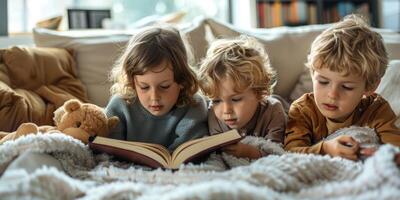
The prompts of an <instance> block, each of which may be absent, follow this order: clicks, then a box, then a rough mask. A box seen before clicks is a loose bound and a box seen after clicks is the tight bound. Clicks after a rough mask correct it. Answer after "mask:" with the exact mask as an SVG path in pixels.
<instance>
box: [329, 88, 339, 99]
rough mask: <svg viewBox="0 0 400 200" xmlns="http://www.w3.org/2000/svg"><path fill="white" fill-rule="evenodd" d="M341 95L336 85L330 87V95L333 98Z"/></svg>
mask: <svg viewBox="0 0 400 200" xmlns="http://www.w3.org/2000/svg"><path fill="white" fill-rule="evenodd" d="M338 96H339V93H338V89H337V88H336V87H332V88H330V89H329V92H328V97H329V98H331V99H337V98H338Z"/></svg>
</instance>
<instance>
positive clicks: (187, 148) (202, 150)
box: [89, 129, 242, 169]
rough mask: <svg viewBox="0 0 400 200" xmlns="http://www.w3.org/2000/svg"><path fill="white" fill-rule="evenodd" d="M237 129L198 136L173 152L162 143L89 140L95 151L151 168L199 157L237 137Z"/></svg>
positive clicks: (237, 140) (173, 164)
mask: <svg viewBox="0 0 400 200" xmlns="http://www.w3.org/2000/svg"><path fill="white" fill-rule="evenodd" d="M241 138H242V136H241V135H240V134H239V132H238V131H237V130H235V129H234V130H230V131H227V132H224V133H220V134H216V135H212V136H207V137H203V138H198V139H194V140H190V141H187V142H185V143H183V144H181V145H179V146H178V147H177V148H176V149H175V150H174V151H173V152H172V153H170V152H169V151H168V149H167V148H165V147H164V146H162V145H159V144H154V143H145V142H133V141H125V140H117V139H111V138H106V137H100V136H96V137H95V138H94V139H93V138H92V139H91V140H90V141H89V147H90V148H91V149H92V150H94V151H95V152H101V153H107V154H110V155H113V156H115V157H116V158H120V159H123V160H127V161H131V162H134V163H136V164H142V165H146V166H149V167H152V168H159V167H160V168H166V169H177V168H179V165H181V164H183V163H187V162H191V161H195V160H196V159H197V158H201V157H202V156H204V155H207V154H208V153H211V152H213V151H215V150H217V149H219V148H221V147H224V146H227V145H230V144H234V143H237V142H239V141H240V139H241Z"/></svg>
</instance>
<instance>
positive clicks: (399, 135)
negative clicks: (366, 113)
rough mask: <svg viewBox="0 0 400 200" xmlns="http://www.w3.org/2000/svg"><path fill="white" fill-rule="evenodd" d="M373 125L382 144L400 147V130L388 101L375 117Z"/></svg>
mask: <svg viewBox="0 0 400 200" xmlns="http://www.w3.org/2000/svg"><path fill="white" fill-rule="evenodd" d="M371 117H373V125H372V127H374V129H375V131H376V132H377V134H378V136H379V138H380V139H381V142H382V143H384V144H386V143H388V144H392V145H394V146H397V147H400V129H399V128H397V127H396V125H395V122H396V115H395V114H394V112H393V110H392V108H391V107H390V105H389V103H387V102H386V101H385V102H384V103H383V104H382V106H380V107H379V108H378V109H377V110H376V111H375V112H374V114H373V115H371Z"/></svg>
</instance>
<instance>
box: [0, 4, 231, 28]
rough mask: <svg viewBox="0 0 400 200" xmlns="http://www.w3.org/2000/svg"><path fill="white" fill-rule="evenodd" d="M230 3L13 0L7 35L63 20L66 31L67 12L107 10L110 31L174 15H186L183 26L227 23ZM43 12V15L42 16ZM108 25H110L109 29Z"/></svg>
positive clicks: (9, 8)
mask: <svg viewBox="0 0 400 200" xmlns="http://www.w3.org/2000/svg"><path fill="white" fill-rule="evenodd" d="M228 1H229V0H202V1H192V0H146V1H145V3H144V1H143V0H96V1H91V0H57V1H54V0H12V1H10V0H9V1H7V2H8V9H7V10H8V32H9V33H11V34H12V33H21V32H22V33H24V32H31V30H32V28H33V27H35V25H36V23H37V22H39V21H42V20H45V19H49V18H53V17H56V16H63V20H62V25H61V29H67V27H68V22H67V18H68V17H67V9H99V10H101V9H109V10H111V17H112V20H109V27H111V28H126V29H129V28H135V27H137V26H138V24H137V23H144V24H145V22H146V20H147V21H148V22H151V21H152V20H153V21H156V20H157V19H159V18H160V17H162V16H165V15H167V14H170V13H174V12H178V11H180V12H183V13H185V15H184V17H183V18H182V21H183V22H188V21H191V20H193V19H194V18H195V17H197V16H200V15H203V16H207V17H214V18H217V19H219V20H221V21H226V22H227V21H228V18H229V6H228ZM44 11H45V12H44ZM110 24H111V25H110Z"/></svg>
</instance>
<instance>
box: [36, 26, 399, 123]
mask: <svg viewBox="0 0 400 200" xmlns="http://www.w3.org/2000/svg"><path fill="white" fill-rule="evenodd" d="M328 26H329V25H310V26H300V27H279V28H271V29H252V30H239V29H237V28H234V27H232V26H231V25H228V24H224V23H220V22H217V21H215V20H212V19H204V18H203V19H198V20H195V21H193V23H191V24H190V25H187V26H183V27H180V30H181V32H182V35H183V36H184V37H185V38H186V40H187V43H188V44H189V45H188V47H189V48H190V49H191V51H192V54H193V56H192V57H193V59H192V60H191V64H192V65H193V66H196V65H197V64H198V63H199V61H201V58H202V57H204V55H205V53H206V50H207V47H208V44H209V43H210V42H212V40H214V39H215V38H220V37H234V36H238V35H240V34H247V35H250V36H253V37H256V38H258V39H259V40H260V42H262V43H263V44H264V45H265V48H266V50H267V53H268V54H269V56H270V60H271V64H272V66H273V68H274V69H275V70H276V71H277V74H278V75H277V81H278V82H277V85H276V87H275V88H274V92H275V93H276V94H279V95H281V96H282V97H284V98H286V99H287V100H289V101H291V100H293V99H295V98H297V97H299V96H300V95H301V94H303V93H304V92H307V91H310V90H311V82H310V78H309V75H308V72H307V71H305V70H304V62H305V61H306V56H307V53H308V51H309V47H310V44H311V42H312V41H313V39H314V38H315V37H316V36H317V35H318V34H319V33H321V31H323V30H324V29H326V28H327V27H328ZM376 30H377V31H378V32H379V33H380V34H381V35H382V36H383V38H384V42H385V45H386V47H387V50H388V53H389V58H390V60H396V59H400V34H398V33H396V32H393V31H390V30H383V29H376ZM135 32H136V30H134V31H110V30H94V31H61V32H59V31H53V30H47V29H35V30H34V32H33V39H34V42H35V44H36V46H38V47H57V48H68V49H69V50H72V51H73V52H74V55H75V61H76V64H77V65H76V67H77V72H78V78H79V79H80V80H81V81H82V82H83V85H84V86H85V87H86V89H87V93H88V99H89V102H91V103H94V104H97V105H99V106H105V105H106V104H107V102H108V99H109V97H110V93H109V88H110V86H111V83H110V82H109V81H108V74H109V71H110V69H111V68H112V66H113V62H114V61H115V59H116V58H117V57H118V56H119V54H120V53H121V52H122V51H123V50H124V46H125V44H126V43H127V41H128V40H129V38H130V37H131V36H132V35H133V34H135ZM399 67H400V66H399V65H398V63H397V62H391V67H390V70H391V71H392V72H393V73H387V74H386V76H385V79H384V80H385V81H383V83H382V84H381V85H382V86H381V87H380V88H379V89H378V91H379V92H381V93H382V95H384V96H385V97H386V98H388V99H389V100H390V103H391V105H392V107H393V109H394V110H395V112H396V114H397V115H399V113H400V105H399V104H400V101H398V100H397V99H398V98H400V95H399V94H398V92H396V91H398V89H395V87H396V86H398V82H395V81H393V80H395V78H394V77H395V75H396V74H398V72H399V71H400V70H399ZM387 76H390V77H387ZM386 80H387V81H386ZM397 80H399V79H397ZM388 88H393V89H388ZM396 100H397V101H396ZM399 121H400V120H399Z"/></svg>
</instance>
